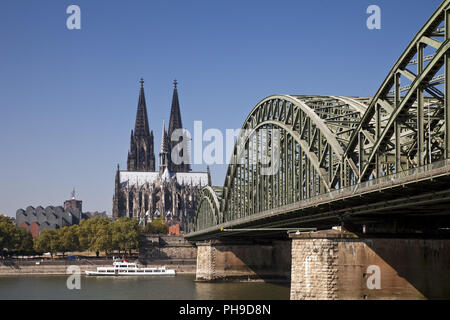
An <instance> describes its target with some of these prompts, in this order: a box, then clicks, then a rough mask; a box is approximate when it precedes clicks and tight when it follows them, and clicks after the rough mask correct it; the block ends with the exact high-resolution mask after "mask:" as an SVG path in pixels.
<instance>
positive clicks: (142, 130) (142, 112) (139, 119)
mask: <svg viewBox="0 0 450 320" xmlns="http://www.w3.org/2000/svg"><path fill="white" fill-rule="evenodd" d="M139 82H140V83H141V88H140V91H139V102H138V109H137V113H136V125H135V128H134V134H135V135H136V136H138V137H139V136H145V137H148V136H149V135H150V129H149V125H148V115H147V105H146V102H145V93H144V79H142V78H141V80H140V81H139Z"/></svg>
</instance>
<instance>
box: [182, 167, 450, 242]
mask: <svg viewBox="0 0 450 320" xmlns="http://www.w3.org/2000/svg"><path fill="white" fill-rule="evenodd" d="M449 182H450V160H444V161H440V162H435V163H432V164H431V165H426V166H423V167H419V168H415V169H412V170H409V171H404V172H400V173H398V174H394V175H391V176H385V177H382V178H379V179H374V180H370V181H367V182H364V183H361V184H358V185H355V186H351V187H346V188H343V189H340V190H336V191H333V192H330V193H327V194H323V195H319V196H316V197H313V198H310V199H308V200H306V201H301V202H298V203H295V204H291V205H287V206H282V207H279V208H276V209H273V210H268V211H265V212H262V213H259V214H255V215H252V216H248V217H245V218H241V219H238V220H234V221H230V222H226V223H223V224H221V225H217V226H214V227H211V228H208V229H205V230H201V231H198V232H193V233H189V234H187V235H186V236H185V237H186V238H187V239H188V240H201V239H211V238H220V237H226V236H233V235H237V234H243V233H245V232H226V233H225V232H221V229H222V228H224V229H239V228H249V227H251V228H263V227H266V228H267V227H272V228H273V227H278V228H301V227H302V228H303V227H317V228H329V227H332V226H335V225H337V224H338V223H339V222H340V221H343V220H344V219H345V220H346V221H356V220H358V221H359V222H361V221H362V222H363V221H370V220H373V218H374V215H384V216H389V215H399V214H401V215H411V216H413V215H414V216H417V215H419V216H423V215H450V206H445V204H446V203H450V183H449ZM405 190H407V192H405ZM431 205H433V206H431ZM446 208H448V209H447V210H446Z"/></svg>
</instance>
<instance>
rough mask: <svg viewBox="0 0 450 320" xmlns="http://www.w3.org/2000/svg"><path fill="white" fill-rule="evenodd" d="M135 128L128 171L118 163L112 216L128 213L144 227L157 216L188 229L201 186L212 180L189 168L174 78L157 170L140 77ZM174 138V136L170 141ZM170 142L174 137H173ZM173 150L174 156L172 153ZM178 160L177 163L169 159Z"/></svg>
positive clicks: (115, 217)
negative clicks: (122, 168)
mask: <svg viewBox="0 0 450 320" xmlns="http://www.w3.org/2000/svg"><path fill="white" fill-rule="evenodd" d="M140 83H141V87H140V92H139V99H138V108H137V115H136V123H135V129H134V131H131V139H130V150H129V152H128V159H127V170H126V171H121V170H120V168H119V166H117V171H116V177H115V191H114V197H113V218H114V219H118V218H120V217H132V218H136V219H138V220H139V223H140V224H141V225H146V224H147V223H150V222H151V221H153V220H154V219H156V218H162V219H164V221H165V222H166V223H168V224H169V225H177V224H179V225H180V227H181V230H183V231H184V230H188V229H189V226H190V224H191V223H192V220H193V215H194V208H195V204H196V201H197V198H198V196H199V194H200V190H201V189H202V188H203V187H205V186H207V185H210V184H211V176H210V173H209V170H208V172H192V171H191V167H190V161H189V158H188V157H187V154H186V155H184V154H183V152H187V151H189V150H185V149H184V148H183V147H181V146H182V142H183V140H184V139H187V136H183V135H179V133H180V132H181V131H182V130H183V125H182V120H181V111H180V103H179V98H178V88H177V81H176V80H175V81H174V89H173V96H172V106H171V110H170V120H169V127H168V130H166V127H165V124H164V125H163V128H162V138H161V148H160V152H159V157H158V170H156V168H155V154H154V140H153V131H150V126H149V122H148V115H147V105H146V101H145V93H144V81H143V80H142V79H141V82H140ZM173 137H175V139H173ZM172 140H175V141H172ZM175 153H176V154H175ZM173 159H177V161H173Z"/></svg>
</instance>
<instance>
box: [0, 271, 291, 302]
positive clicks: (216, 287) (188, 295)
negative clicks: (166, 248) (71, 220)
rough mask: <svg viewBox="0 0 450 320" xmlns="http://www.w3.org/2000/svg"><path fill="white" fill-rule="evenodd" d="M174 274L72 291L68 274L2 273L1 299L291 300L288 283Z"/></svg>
mask: <svg viewBox="0 0 450 320" xmlns="http://www.w3.org/2000/svg"><path fill="white" fill-rule="evenodd" d="M194 279H195V276H194V275H176V276H174V277H139V278H138V277H85V276H82V277H81V289H80V290H69V289H67V286H66V280H67V277H66V276H44V275H39V276H26V275H21V276H4V277H1V276H0V300H7V299H43V300H54V299H55V300H56V299H58V300H73V299H89V300H90V299H94V300H119V299H120V300H122V299H124V300H128V299H130V300H289V284H286V285H285V284H273V283H260V282H252V283H243V282H241V283H199V282H195V281H194Z"/></svg>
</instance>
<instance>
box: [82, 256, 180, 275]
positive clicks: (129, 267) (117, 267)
mask: <svg viewBox="0 0 450 320" xmlns="http://www.w3.org/2000/svg"><path fill="white" fill-rule="evenodd" d="M175 274H176V273H175V270H170V269H166V267H165V266H164V267H159V268H138V266H137V265H136V263H131V262H128V261H126V260H124V261H114V263H113V266H112V267H97V271H88V270H86V275H87V276H174V275H175Z"/></svg>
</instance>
